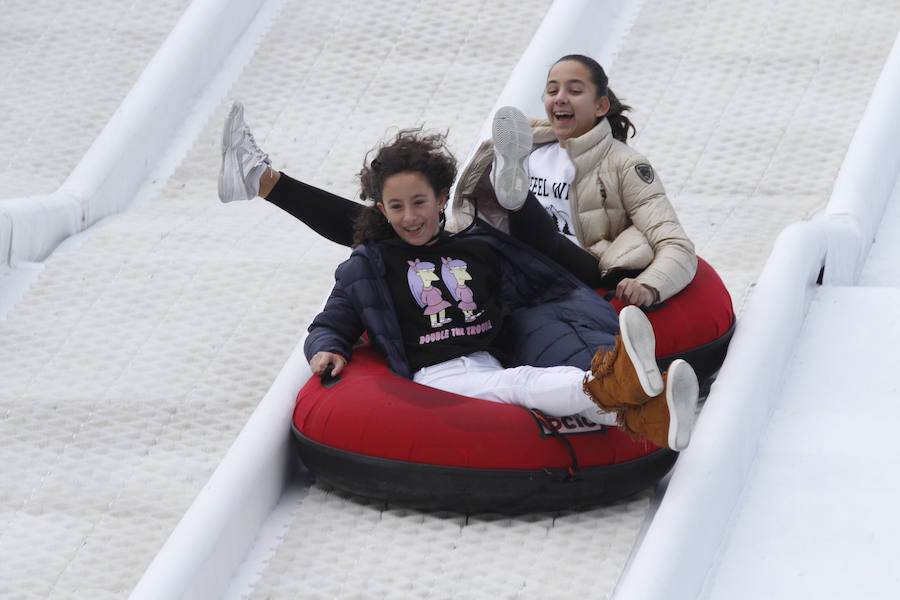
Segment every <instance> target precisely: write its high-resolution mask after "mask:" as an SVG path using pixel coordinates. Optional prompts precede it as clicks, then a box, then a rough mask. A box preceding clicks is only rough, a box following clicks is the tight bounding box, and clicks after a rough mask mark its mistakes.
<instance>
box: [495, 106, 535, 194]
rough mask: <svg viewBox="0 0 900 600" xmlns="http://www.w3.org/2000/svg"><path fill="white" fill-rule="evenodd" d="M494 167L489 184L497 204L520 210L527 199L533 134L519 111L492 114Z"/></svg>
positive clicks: (509, 108) (510, 108)
mask: <svg viewBox="0 0 900 600" xmlns="http://www.w3.org/2000/svg"><path fill="white" fill-rule="evenodd" d="M492 135H493V138H494V166H493V167H492V168H491V183H492V184H493V185H494V194H496V196H497V202H499V203H500V206H502V207H503V208H505V209H506V210H519V209H520V208H521V207H522V205H523V204H524V203H525V198H527V197H528V188H529V186H530V184H531V178H530V177H529V175H528V155H529V154H531V146H532V144H533V143H534V134H533V132H532V131H531V125H530V124H529V123H528V119H526V118H525V115H524V114H522V111H520V110H519V109H518V108H515V107H514V106H504V107H502V108H499V109H497V112H496V113H494V123H493V127H492Z"/></svg>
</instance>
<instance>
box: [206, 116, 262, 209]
mask: <svg viewBox="0 0 900 600" xmlns="http://www.w3.org/2000/svg"><path fill="white" fill-rule="evenodd" d="M271 164H272V162H271V161H270V160H269V157H268V155H267V154H266V153H265V152H263V151H262V150H260V149H259V146H257V145H256V140H254V139H253V134H252V133H250V128H249V127H247V123H245V122H244V105H243V104H241V103H240V102H235V103H234V104H232V105H231V110H230V111H229V112H228V116H227V117H226V118H225V128H224V130H223V131H222V167H221V168H220V169H219V200H221V201H222V202H233V201H235V200H250V199H252V198H256V196H257V195H258V194H259V180H260V178H261V177H262V176H263V173H265V172H266V168H268V167H269V165H271Z"/></svg>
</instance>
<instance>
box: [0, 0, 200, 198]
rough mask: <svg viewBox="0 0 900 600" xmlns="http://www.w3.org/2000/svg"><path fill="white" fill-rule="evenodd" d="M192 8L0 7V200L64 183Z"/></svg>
mask: <svg viewBox="0 0 900 600" xmlns="http://www.w3.org/2000/svg"><path fill="white" fill-rule="evenodd" d="M188 4H190V1H189V0H160V1H159V2H150V1H148V0H143V1H132V2H120V1H118V0H96V1H92V2H57V1H55V0H37V1H26V0H4V1H3V2H0V12H2V16H0V89H2V90H3V91H2V93H0V115H2V119H0V140H3V155H2V157H0V200H2V199H7V198H19V197H23V196H32V195H37V194H46V193H50V192H53V191H54V190H56V188H58V187H59V186H60V184H62V182H63V181H65V179H66V177H67V176H68V175H69V173H70V172H71V171H72V168H73V167H74V166H75V165H76V164H77V163H78V161H79V159H81V156H82V155H83V154H84V153H85V152H86V151H87V149H88V148H89V147H90V145H91V142H93V141H94V138H96V137H97V134H99V133H100V130H102V129H103V126H104V125H106V122H107V121H108V120H109V118H110V117H111V116H112V114H113V112H115V110H116V108H117V107H118V106H119V104H120V103H121V102H122V100H123V99H124V98H125V95H126V94H127V93H128V90H129V89H130V88H131V86H132V85H133V84H134V81H135V79H137V76H138V75H139V74H140V72H141V71H142V70H143V68H144V67H145V66H146V65H147V63H148V62H149V60H150V59H151V58H152V57H153V54H154V53H155V52H156V51H157V49H159V46H160V44H162V43H163V40H164V39H165V38H166V36H167V35H168V34H169V31H171V29H172V27H174V25H175V23H176V22H177V21H178V18H179V17H180V16H181V14H182V13H183V12H184V9H185V8H186V7H187V6H188Z"/></svg>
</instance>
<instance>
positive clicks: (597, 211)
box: [453, 55, 697, 306]
mask: <svg viewBox="0 0 900 600" xmlns="http://www.w3.org/2000/svg"><path fill="white" fill-rule="evenodd" d="M543 99H544V108H545V110H546V113H547V120H540V121H532V122H531V124H530V129H531V131H530V132H528V133H529V134H530V135H529V136H528V138H527V139H529V140H530V139H533V143H534V147H533V148H528V149H527V150H526V151H525V152H522V151H518V154H517V150H516V148H515V143H511V142H509V141H508V139H507V137H508V136H507V135H506V134H508V133H509V131H510V127H512V133H513V134H516V133H521V132H516V131H515V128H516V127H519V128H521V127H523V125H522V124H521V123H518V124H517V123H515V122H514V121H515V119H513V123H512V124H511V125H507V126H506V128H505V129H501V133H500V135H501V136H502V138H503V139H502V140H501V141H498V142H497V148H494V144H493V143H492V142H491V141H487V142H485V143H484V144H482V146H481V148H479V150H478V151H477V152H476V154H475V156H474V158H473V159H472V160H471V161H470V163H469V165H468V167H467V168H466V170H465V171H464V172H463V174H462V175H461V177H460V180H459V182H458V184H457V187H456V192H455V194H454V200H453V215H454V224H453V226H455V227H461V226H463V225H464V224H465V223H466V222H467V221H470V220H471V218H472V217H473V216H474V214H475V211H476V210H477V212H478V215H479V216H481V217H482V218H484V219H485V220H487V221H488V222H490V223H491V224H492V225H494V226H495V227H498V228H499V229H503V230H505V231H507V232H509V233H511V234H513V235H514V236H516V237H518V238H520V239H522V240H523V241H526V242H527V243H529V244H530V245H533V246H535V247H537V248H538V249H540V250H542V251H543V252H544V253H546V254H548V255H550V256H551V257H553V258H554V259H556V260H557V262H559V263H560V264H562V265H563V266H565V267H566V268H567V269H569V270H570V271H572V272H573V273H574V274H575V275H577V276H578V277H579V278H581V279H582V280H583V281H584V282H585V283H587V284H588V285H590V286H592V287H612V286H615V288H616V295H617V297H618V298H619V299H620V300H622V301H623V302H625V303H626V304H636V305H639V306H648V305H651V304H655V303H657V302H660V301H662V300H666V299H667V298H669V297H671V296H673V295H674V294H676V293H678V292H679V291H681V290H682V289H683V288H684V287H685V286H686V285H687V284H688V283H690V281H691V280H692V279H693V277H694V273H695V272H696V269H697V257H696V254H695V253H694V245H693V244H692V243H691V241H690V239H688V237H687V235H686V233H685V232H684V229H683V228H682V226H681V224H680V222H679V221H678V217H677V216H676V214H675V211H674V209H673V208H672V205H671V203H670V202H669V200H668V198H667V197H666V193H665V190H664V189H663V186H662V183H661V182H660V180H659V177H658V176H657V175H656V173H655V171H654V169H653V167H652V166H651V165H650V163H649V161H647V159H646V158H645V157H644V156H643V155H642V154H640V153H639V152H637V151H635V150H633V149H632V148H630V147H629V146H627V145H626V144H625V140H626V139H627V136H628V132H629V130H632V131H633V129H634V126H633V125H632V123H631V121H630V120H629V119H628V118H627V117H626V116H624V115H623V114H622V113H623V112H624V111H625V110H628V108H629V107H628V106H625V105H623V104H621V103H620V102H619V101H618V99H617V98H616V96H615V95H614V94H613V93H612V91H611V90H609V88H608V87H607V77H606V74H605V73H604V71H603V68H602V67H601V66H600V65H599V64H598V63H597V62H596V61H594V60H593V59H591V58H588V57H585V56H581V55H569V56H565V57H563V58H561V59H559V60H558V61H557V62H556V63H555V64H554V65H553V67H552V68H551V69H550V72H549V74H548V77H547V84H546V87H545V89H544V94H543ZM503 111H506V109H500V110H499V111H498V117H497V119H501V120H502V119H503V118H507V117H509V115H508V114H506V113H504V116H503V117H501V116H500V113H501V112H503ZM514 112H517V111H514ZM519 115H521V113H519ZM497 119H495V127H496V126H497V122H498V121H497ZM494 137H495V138H496V139H498V140H500V139H501V138H498V133H497V130H496V129H495V136H494ZM528 146H531V144H530V143H529V144H528ZM510 151H511V152H512V155H511V156H506V157H505V158H504V156H503V154H504V152H505V153H506V154H509V153H510ZM504 162H505V163H507V164H505V165H504V164H503V163H504ZM492 163H493V164H495V165H497V164H499V165H501V166H500V167H497V166H494V168H493V169H492ZM517 163H518V164H517ZM526 166H527V170H526V169H525V168H519V167H526ZM494 169H497V170H499V171H500V172H501V173H505V174H506V175H507V177H500V184H499V185H498V186H497V188H498V189H497V192H495V190H494V179H495V173H493V172H492V171H493V170H494ZM528 172H530V175H529V174H527V173H528ZM510 173H513V175H512V179H509V177H510ZM523 174H524V175H523ZM523 176H524V177H528V178H529V184H528V186H527V187H528V190H527V196H526V195H519V196H517V197H518V198H519V201H518V204H519V208H515V209H514V210H510V211H507V210H506V209H504V208H503V207H502V206H500V205H499V204H498V203H497V198H496V197H497V196H498V195H500V196H503V195H504V194H505V193H506V192H505V190H504V189H502V188H503V187H509V186H510V182H511V181H515V179H516V178H517V177H518V178H521V177H523ZM514 196H516V195H515V194H514ZM476 202H477V209H476V207H475V204H476ZM523 202H524V203H523ZM514 205H515V202H514V204H513V206H514ZM555 232H558V234H556V233H555Z"/></svg>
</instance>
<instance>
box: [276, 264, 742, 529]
mask: <svg viewBox="0 0 900 600" xmlns="http://www.w3.org/2000/svg"><path fill="white" fill-rule="evenodd" d="M620 308H621V307H620V306H617V309H620ZM648 317H649V318H650V320H651V322H652V323H653V326H654V329H655V331H656V336H657V347H658V350H659V352H658V356H659V357H660V363H661V364H663V365H665V364H667V363H668V362H670V361H671V360H674V359H675V358H678V357H686V358H688V359H689V360H691V362H692V364H695V368H697V364H699V366H700V368H699V369H697V370H698V375H700V376H701V378H703V377H706V376H707V375H709V374H712V373H714V372H715V370H716V369H717V368H718V365H719V364H721V362H722V360H723V358H724V354H725V350H726V348H727V344H728V341H729V339H730V337H731V332H732V330H733V324H734V315H733V312H732V309H731V299H730V297H729V296H728V293H727V291H726V290H725V287H724V286H723V285H722V282H721V280H720V279H719V278H718V276H717V275H716V273H715V271H713V270H712V268H710V267H709V265H707V264H706V263H705V262H703V261H701V263H700V268H699V269H698V273H697V276H696V277H695V279H694V281H693V282H692V283H691V285H690V286H688V288H686V289H685V290H684V291H682V292H681V293H680V294H678V296H676V297H674V298H672V299H670V300H669V301H667V302H666V303H665V304H664V305H663V306H661V307H659V308H657V309H656V310H651V311H649V312H648ZM672 336H676V337H678V336H682V338H681V339H676V340H673V339H672ZM684 336H687V337H684ZM293 431H294V438H295V440H296V442H297V449H298V453H299V456H300V459H301V460H302V462H303V463H304V464H305V465H306V467H307V468H308V469H309V470H310V471H311V472H312V473H313V474H314V475H315V476H316V478H317V480H318V481H320V482H321V483H324V484H326V485H331V486H334V487H336V488H338V489H341V490H344V491H347V492H350V493H351V494H358V495H361V496H365V497H368V498H373V499H376V500H382V501H386V502H392V503H396V504H400V505H406V506H412V507H416V508H422V509H430V508H442V509H449V510H456V511H463V512H480V511H504V512H521V511H534V510H558V509H562V508H572V507H578V506H585V505H593V504H599V503H605V502H611V501H614V500H617V499H619V498H622V497H624V496H627V495H629V494H632V493H634V492H637V491H639V490H641V489H644V488H646V487H648V486H650V485H652V484H653V483H654V482H656V481H657V480H658V479H659V478H660V477H662V476H663V475H664V474H665V473H666V472H667V471H668V470H669V469H670V468H671V466H672V464H673V463H674V461H675V458H676V456H677V455H676V453H674V452H672V451H670V450H666V449H660V448H657V447H655V446H653V445H651V444H649V443H648V442H646V441H644V440H641V439H637V440H635V439H631V438H630V437H629V436H628V434H626V433H624V432H623V431H621V430H619V429H618V428H615V427H604V426H600V425H595V424H593V423H591V422H590V421H586V420H584V419H581V418H580V417H566V418H546V417H543V416H542V415H538V414H535V413H533V412H531V411H529V410H527V409H524V408H521V407H518V406H510V405H505V404H498V403H494V402H488V401H485V400H478V399H474V398H468V397H464V396H459V395H456V394H451V393H448V392H443V391H440V390H436V389H433V388H426V387H424V386H420V385H418V384H416V383H413V382H412V381H409V380H406V379H403V378H401V377H398V376H396V375H394V374H392V373H391V372H390V371H388V369H387V366H386V365H385V363H384V361H383V360H382V359H381V357H380V356H379V355H377V353H375V352H374V351H373V350H372V349H371V348H370V347H368V346H364V347H361V348H358V349H357V350H356V352H355V353H354V356H353V361H352V362H351V363H350V364H349V365H348V366H347V367H346V368H345V369H344V371H343V373H341V376H340V378H338V379H335V380H331V381H324V380H320V378H318V377H314V378H312V379H310V380H309V381H308V382H307V383H306V385H305V386H304V387H303V389H302V390H301V391H300V394H299V396H298V398H297V405H296V408H295V411H294V417H293Z"/></svg>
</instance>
